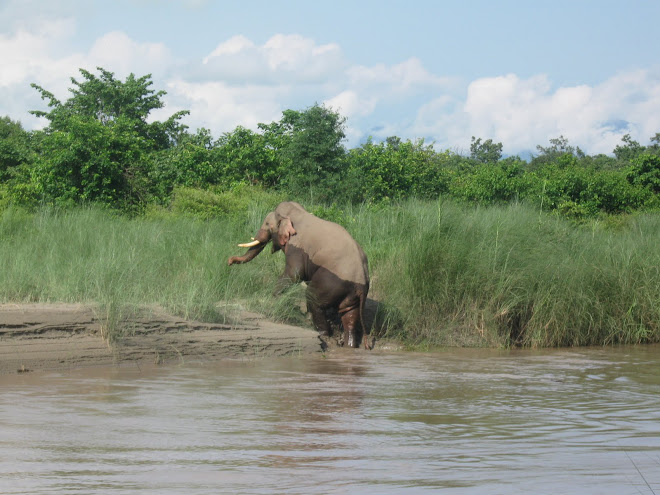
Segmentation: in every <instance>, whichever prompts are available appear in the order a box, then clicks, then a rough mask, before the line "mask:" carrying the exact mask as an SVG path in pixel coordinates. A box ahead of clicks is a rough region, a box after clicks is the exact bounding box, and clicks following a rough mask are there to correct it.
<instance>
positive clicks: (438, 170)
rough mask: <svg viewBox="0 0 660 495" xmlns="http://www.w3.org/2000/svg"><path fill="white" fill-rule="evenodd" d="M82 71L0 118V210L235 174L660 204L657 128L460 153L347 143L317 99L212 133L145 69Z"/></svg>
mask: <svg viewBox="0 0 660 495" xmlns="http://www.w3.org/2000/svg"><path fill="white" fill-rule="evenodd" d="M80 74H81V77H80V78H79V79H76V78H71V88H70V90H69V92H70V96H69V98H68V99H67V100H65V101H60V100H58V99H57V98H56V97H55V96H54V95H53V94H52V93H51V92H49V91H48V90H47V89H45V88H42V87H41V86H38V85H36V84H33V85H32V86H33V87H34V88H35V90H36V91H38V92H39V94H40V95H41V97H42V99H43V100H44V101H46V103H47V107H48V108H47V110H33V111H32V113H33V114H34V115H37V116H39V117H43V118H45V119H46V121H47V126H46V127H45V128H44V129H43V130H38V131H30V132H28V131H25V130H24V129H23V127H22V126H21V124H20V122H15V121H13V120H11V119H10V118H9V117H2V118H0V209H1V208H3V207H4V206H6V205H8V204H15V205H19V206H23V207H35V206H37V205H40V204H51V205H58V206H68V205H75V204H81V203H101V204H104V205H106V206H109V207H112V208H117V209H119V210H122V211H128V212H133V213H136V212H139V211H142V210H143V209H144V208H146V207H148V206H149V205H162V206H167V205H168V204H169V203H170V201H172V198H173V196H174V195H175V194H176V191H177V190H179V191H180V190H181V188H188V189H190V188H196V189H201V190H206V191H209V194H212V191H227V190H230V189H232V188H236V187H243V186H244V185H249V186H258V187H260V188H262V189H270V190H274V191H278V192H280V193H282V194H285V195H286V196H288V197H290V198H291V199H297V200H299V201H307V200H309V199H313V200H315V201H317V202H318V201H320V202H325V203H333V202H334V203H336V202H346V201H351V202H360V203H367V204H378V203H381V202H388V201H396V200H400V199H404V198H407V197H411V196H416V197H423V198H438V197H440V196H442V195H448V196H451V197H453V198H457V199H460V200H462V201H466V202H471V203H503V202H508V201H528V202H534V203H535V204H537V205H538V206H539V208H540V209H550V210H554V211H557V212H559V213H561V214H564V215H568V216H571V217H573V218H576V219H579V218H584V217H586V216H593V215H599V214H616V213H626V212H632V211H638V210H649V209H657V208H658V207H660V199H659V198H660V133H656V134H655V135H654V136H652V137H651V138H650V142H649V144H648V145H643V144H641V143H639V142H637V141H635V140H633V139H632V138H631V136H630V135H628V134H626V135H624V136H623V138H622V140H621V143H620V144H619V145H617V146H616V147H615V149H614V150H613V152H612V155H595V156H588V155H586V154H585V153H584V152H583V151H582V150H581V149H580V147H579V146H574V145H572V144H571V143H569V141H568V139H567V138H566V137H564V136H559V137H558V138H551V139H550V140H549V144H548V145H538V146H537V151H538V154H537V155H535V156H533V157H532V158H531V159H530V160H529V161H525V160H522V159H520V158H519V157H517V156H508V157H507V156H503V149H504V146H503V144H502V143H500V142H494V141H493V139H491V138H482V137H476V136H473V137H472V139H471V143H470V153H469V155H468V156H462V155H460V154H458V153H456V152H453V151H450V150H437V149H436V147H435V145H434V143H427V142H425V141H424V140H421V139H420V140H410V139H408V140H404V139H402V138H400V137H398V136H389V137H387V138H386V139H385V140H384V141H382V142H375V141H374V140H373V139H368V140H366V141H365V142H364V143H361V144H360V145H359V146H357V147H355V148H353V149H346V147H345V144H344V143H345V138H346V131H345V125H346V119H345V118H344V117H343V116H341V115H340V114H339V113H338V112H336V111H334V110H332V109H331V108H328V107H326V106H324V105H319V104H314V105H312V106H310V107H308V108H306V109H303V110H292V109H288V110H284V111H283V112H282V116H281V118H280V120H278V121H274V122H269V123H260V124H258V126H257V127H256V129H254V130H251V129H247V128H244V127H240V126H239V127H236V128H235V129H233V130H228V131H226V132H224V133H222V134H221V135H220V136H219V137H217V138H214V137H213V136H212V134H211V132H210V131H209V130H207V129H198V130H196V131H195V132H190V131H189V130H188V128H187V126H186V125H184V124H183V123H182V119H183V117H185V116H186V115H187V114H188V111H179V112H175V113H173V114H172V115H171V116H170V117H168V118H166V119H165V120H162V121H161V120H155V119H153V112H154V111H155V110H160V109H162V108H163V107H164V106H165V103H164V97H165V96H166V93H165V92H164V91H156V90H155V89H153V81H152V78H151V75H149V74H148V75H144V76H141V77H137V76H135V75H134V74H130V75H129V76H128V77H126V78H125V80H123V81H122V80H119V79H117V78H116V77H115V75H114V74H113V73H112V72H110V71H107V70H105V69H103V68H100V67H99V68H97V70H96V72H90V71H87V70H84V69H81V70H80ZM199 197H208V194H207V195H206V196H204V195H201V196H199Z"/></svg>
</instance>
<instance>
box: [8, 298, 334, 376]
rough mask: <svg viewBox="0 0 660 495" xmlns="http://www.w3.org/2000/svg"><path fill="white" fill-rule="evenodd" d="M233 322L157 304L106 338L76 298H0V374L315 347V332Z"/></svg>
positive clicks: (244, 317)
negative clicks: (206, 319)
mask: <svg viewBox="0 0 660 495" xmlns="http://www.w3.org/2000/svg"><path fill="white" fill-rule="evenodd" d="M238 320H239V321H240V322H241V323H240V324H233V323H232V324H217V323H201V322H196V321H187V320H185V319H182V318H177V317H175V316H172V315H169V314H167V313H166V312H164V311H162V310H160V309H153V308H149V309H144V310H140V311H139V312H137V313H136V314H134V315H130V316H127V317H125V318H123V319H122V327H123V328H124V329H125V332H124V333H125V336H124V337H122V338H121V339H119V340H118V341H117V342H113V343H112V344H109V343H108V342H107V341H106V339H104V338H103V321H104V320H103V318H101V317H99V315H97V314H96V312H95V311H94V310H93V308H90V307H88V306H84V305H80V304H0V373H17V372H18V373H21V372H29V371H35V370H46V369H69V368H79V367H85V366H107V365H118V366H121V365H127V364H128V365H130V364H137V365H140V364H162V363H171V362H177V361H178V362H204V361H211V360H216V359H223V358H228V359H254V358H259V357H268V356H286V355H302V354H309V353H317V352H320V351H321V350H322V341H321V340H320V339H319V335H318V333H317V332H316V331H314V330H311V329H307V328H301V327H295V326H291V325H285V324H280V323H274V322H271V321H268V320H266V319H264V318H263V317H262V316H261V315H258V314H255V313H247V312H243V313H240V315H238Z"/></svg>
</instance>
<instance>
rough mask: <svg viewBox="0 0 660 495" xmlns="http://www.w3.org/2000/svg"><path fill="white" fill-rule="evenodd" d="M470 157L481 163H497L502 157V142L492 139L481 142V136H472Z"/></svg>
mask: <svg viewBox="0 0 660 495" xmlns="http://www.w3.org/2000/svg"><path fill="white" fill-rule="evenodd" d="M470 158H471V159H472V160H475V161H477V162H479V163H497V162H498V161H500V159H501V158H502V143H493V140H492V139H487V140H486V141H484V142H481V138H475V137H474V136H472V141H471V143H470Z"/></svg>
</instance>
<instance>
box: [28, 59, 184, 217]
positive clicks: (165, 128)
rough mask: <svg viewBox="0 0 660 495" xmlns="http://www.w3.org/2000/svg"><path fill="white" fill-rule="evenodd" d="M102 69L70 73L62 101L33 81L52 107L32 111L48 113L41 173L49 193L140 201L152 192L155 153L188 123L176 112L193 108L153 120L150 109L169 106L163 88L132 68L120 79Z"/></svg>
mask: <svg viewBox="0 0 660 495" xmlns="http://www.w3.org/2000/svg"><path fill="white" fill-rule="evenodd" d="M98 71H99V72H100V75H99V76H96V75H94V74H92V73H91V72H88V71H86V70H84V69H80V72H81V74H82V75H83V79H84V80H83V81H81V82H79V81H77V80H76V79H74V78H71V82H72V84H73V88H71V89H70V92H71V93H72V97H71V98H69V99H68V100H67V101H65V102H64V103H62V102H60V101H59V100H58V99H57V98H55V96H54V95H53V94H52V93H50V92H49V91H47V90H45V89H44V88H42V87H40V86H38V85H36V84H32V87H33V88H35V89H36V90H37V91H39V93H41V97H42V99H44V100H47V101H48V106H49V107H50V108H51V110H50V111H48V112H45V111H39V110H37V111H32V112H31V113H33V114H34V115H37V116H40V117H44V118H46V119H47V120H48V121H49V125H48V126H47V127H46V129H45V130H44V131H43V132H44V134H45V137H44V139H43V141H42V146H43V149H42V153H41V156H40V159H39V160H38V163H37V166H36V172H37V173H36V178H37V181H38V182H39V184H40V187H41V190H42V192H43V195H44V199H45V200H47V201H52V202H63V203H65V204H70V203H79V202H97V201H98V202H102V203H105V204H108V205H111V206H119V207H121V208H129V209H131V208H135V207H136V206H138V205H140V204H144V203H145V202H146V201H147V199H148V198H149V195H150V192H151V184H150V183H149V171H150V168H151V165H152V159H151V158H152V157H151V154H152V153H154V152H156V151H161V150H164V149H167V148H169V147H171V146H173V145H174V144H175V143H176V142H177V141H178V140H180V139H181V137H182V135H183V134H185V129H186V126H184V125H182V124H181V123H180V122H179V120H180V119H181V118H182V117H183V116H184V115H186V114H188V112H187V111H180V112H176V113H175V114H173V115H172V116H171V117H170V118H169V119H167V120H166V121H164V122H160V121H154V122H148V121H147V118H148V116H149V114H150V113H151V111H152V110H155V109H158V108H162V107H163V106H164V103H163V101H162V100H161V98H162V97H163V96H164V95H165V92H164V91H158V92H155V91H154V90H152V89H151V85H152V81H151V75H146V76H143V77H139V78H136V77H135V76H134V75H133V74H130V75H129V76H128V77H127V78H126V80H125V81H124V82H122V81H119V80H117V79H115V77H114V74H113V73H112V72H109V71H106V70H104V69H102V68H100V67H99V68H98Z"/></svg>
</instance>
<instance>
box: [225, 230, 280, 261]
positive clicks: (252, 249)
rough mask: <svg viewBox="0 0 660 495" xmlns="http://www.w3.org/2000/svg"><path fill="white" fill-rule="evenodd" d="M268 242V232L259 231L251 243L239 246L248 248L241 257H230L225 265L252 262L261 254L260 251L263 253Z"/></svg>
mask: <svg viewBox="0 0 660 495" xmlns="http://www.w3.org/2000/svg"><path fill="white" fill-rule="evenodd" d="M268 241H270V234H269V233H268V231H267V230H264V229H261V230H259V232H258V233H257V237H256V238H255V239H254V240H253V241H252V242H248V243H246V244H239V246H240V247H249V249H248V250H247V252H246V253H245V254H244V255H243V256H232V257H231V258H229V260H228V261H227V264H228V265H230V266H231V265H234V264H240V263H247V262H248V261H252V260H253V259H254V258H255V257H256V256H257V255H258V254H259V253H261V251H263V249H264V248H265V247H266V244H268Z"/></svg>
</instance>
